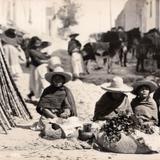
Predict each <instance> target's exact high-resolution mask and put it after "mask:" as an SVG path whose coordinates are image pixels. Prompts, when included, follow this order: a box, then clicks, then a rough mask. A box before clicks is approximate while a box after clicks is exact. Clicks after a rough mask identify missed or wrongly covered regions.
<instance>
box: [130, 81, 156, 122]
mask: <svg viewBox="0 0 160 160" xmlns="http://www.w3.org/2000/svg"><path fill="white" fill-rule="evenodd" d="M156 88H157V84H156V83H155V82H153V81H149V80H141V81H137V82H135V83H134V84H133V91H132V93H133V94H135V95H136V97H135V98H134V99H133V100H132V102H131V106H132V109H133V112H134V113H135V114H136V115H137V116H138V117H139V120H140V122H142V123H151V124H157V123H158V111H157V105H156V102H155V101H154V99H153V98H152V97H151V96H150V93H152V92H153V91H155V89H156Z"/></svg>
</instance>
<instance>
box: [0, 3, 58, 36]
mask: <svg viewBox="0 0 160 160" xmlns="http://www.w3.org/2000/svg"><path fill="white" fill-rule="evenodd" d="M0 4H1V5H0V24H2V25H4V26H11V27H16V28H20V29H23V30H24V31H25V32H28V33H33V34H34V33H35V34H41V35H43V34H44V35H48V36H51V35H52V30H53V21H54V20H53V17H54V14H55V3H54V0H5V1H4V0H0Z"/></svg>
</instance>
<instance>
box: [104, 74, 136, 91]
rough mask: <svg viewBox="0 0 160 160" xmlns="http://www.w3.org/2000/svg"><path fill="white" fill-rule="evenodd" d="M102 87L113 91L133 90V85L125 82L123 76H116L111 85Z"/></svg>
mask: <svg viewBox="0 0 160 160" xmlns="http://www.w3.org/2000/svg"><path fill="white" fill-rule="evenodd" d="M101 88H102V89H104V90H107V91H111V92H131V91H132V89H133V88H132V87H129V86H128V85H126V84H124V82H123V79H122V78H121V77H118V76H116V77H114V78H113V80H112V82H111V83H110V85H109V86H105V85H101Z"/></svg>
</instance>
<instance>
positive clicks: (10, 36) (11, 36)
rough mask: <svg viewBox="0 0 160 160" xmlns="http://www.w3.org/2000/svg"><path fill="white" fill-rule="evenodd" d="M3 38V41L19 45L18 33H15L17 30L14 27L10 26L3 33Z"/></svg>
mask: <svg viewBox="0 0 160 160" xmlns="http://www.w3.org/2000/svg"><path fill="white" fill-rule="evenodd" d="M1 39H2V41H4V42H6V43H7V44H11V45H14V46H15V45H17V37H16V33H15V30H14V29H12V28H9V29H7V30H5V31H4V32H3V33H2V34H1Z"/></svg>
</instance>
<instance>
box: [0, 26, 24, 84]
mask: <svg viewBox="0 0 160 160" xmlns="http://www.w3.org/2000/svg"><path fill="white" fill-rule="evenodd" d="M1 40H2V46H3V50H4V56H5V59H6V62H7V65H8V68H9V70H10V73H11V75H12V78H13V79H14V80H15V82H16V83H17V81H18V80H19V78H20V76H21V75H22V72H23V71H22V68H21V65H20V62H25V60H26V59H25V55H24V53H23V52H21V51H20V50H19V49H18V45H19V44H18V41H17V35H16V32H15V30H14V29H12V28H9V29H7V30H5V31H4V32H3V33H2V35H1ZM17 84H18V83H17Z"/></svg>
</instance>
